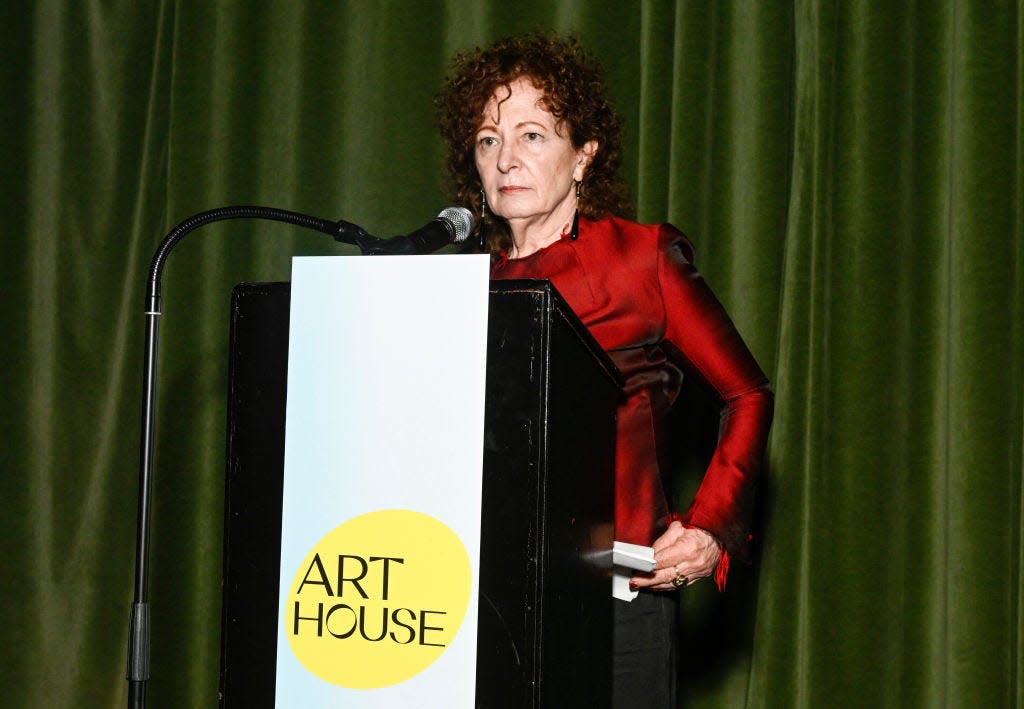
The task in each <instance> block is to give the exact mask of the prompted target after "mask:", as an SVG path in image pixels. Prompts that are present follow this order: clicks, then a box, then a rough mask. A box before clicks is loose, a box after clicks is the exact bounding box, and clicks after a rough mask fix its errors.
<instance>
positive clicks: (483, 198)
mask: <svg viewBox="0 0 1024 709" xmlns="http://www.w3.org/2000/svg"><path fill="white" fill-rule="evenodd" d="M486 222H487V193H486V192H484V191H483V190H480V225H479V226H478V227H477V234H479V241H477V246H478V247H479V248H480V250H481V251H485V250H486V246H487V244H486V242H485V239H484V224H485V223H486Z"/></svg>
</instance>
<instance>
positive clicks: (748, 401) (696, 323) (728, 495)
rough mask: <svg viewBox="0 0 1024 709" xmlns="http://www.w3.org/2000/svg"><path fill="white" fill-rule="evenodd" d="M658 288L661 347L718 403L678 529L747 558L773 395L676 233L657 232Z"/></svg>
mask: <svg viewBox="0 0 1024 709" xmlns="http://www.w3.org/2000/svg"><path fill="white" fill-rule="evenodd" d="M659 242H660V243H659V247H660V248H659V252H660V262H659V266H658V281H659V285H660V287H661V295H662V299H663V302H664V307H665V340H664V346H665V349H666V351H667V352H668V354H669V356H670V357H671V358H672V359H673V360H674V361H676V362H677V363H678V364H679V366H680V367H682V368H683V369H684V371H686V372H687V373H688V374H690V375H692V376H696V377H697V378H698V379H699V380H700V381H702V382H703V383H704V384H705V385H706V386H707V388H708V389H709V390H710V391H711V392H712V393H713V394H714V395H715V396H716V397H717V398H718V400H719V401H720V402H721V418H720V427H719V439H718V445H717V447H716V448H715V453H714V455H713V457H712V459H711V463H710V464H709V466H708V469H707V471H706V472H705V474H704V479H703V481H702V482H701V484H700V487H699V489H698V490H697V493H696V495H695V496H694V499H693V502H692V504H691V505H690V507H689V509H688V510H687V511H686V512H685V513H684V514H683V515H682V522H683V523H684V524H688V525H692V526H694V527H700V528H701V529H704V530H706V531H708V532H710V533H711V534H713V535H714V536H715V537H716V538H717V539H718V541H719V542H721V544H722V545H723V546H724V547H725V549H726V551H727V552H728V553H729V554H730V555H731V556H734V557H738V558H742V559H745V558H747V557H748V553H749V552H748V548H749V539H750V524H751V515H752V506H753V504H752V503H753V493H754V487H755V482H756V478H757V476H758V474H759V472H760V468H761V464H762V459H763V457H764V450H765V445H766V444H767V439H768V430H769V428H770V426H771V419H772V407H773V396H772V392H771V389H770V388H769V386H768V378H767V377H766V376H765V374H764V372H762V371H761V368H760V367H759V366H758V365H757V362H756V361H755V360H754V358H753V356H752V355H751V354H750V351H749V350H748V349H747V346H746V345H745V344H744V342H743V340H742V339H741V338H740V336H739V333H738V332H737V331H736V328H735V327H734V326H733V323H732V321H731V320H730V319H729V316H728V315H727V314H726V312H725V309H724V308H723V307H722V305H721V303H719V301H718V299H717V298H716V297H715V295H714V294H713V293H712V292H711V290H710V289H709V288H708V286H707V284H706V283H705V282H704V279H703V278H701V276H700V274H699V273H698V272H697V270H696V269H695V268H694V266H693V263H692V259H693V251H692V247H691V246H690V244H689V242H688V241H686V237H684V236H683V235H682V234H681V233H680V232H678V231H676V230H675V229H674V228H672V227H670V226H665V227H662V232H661V235H660V238H659Z"/></svg>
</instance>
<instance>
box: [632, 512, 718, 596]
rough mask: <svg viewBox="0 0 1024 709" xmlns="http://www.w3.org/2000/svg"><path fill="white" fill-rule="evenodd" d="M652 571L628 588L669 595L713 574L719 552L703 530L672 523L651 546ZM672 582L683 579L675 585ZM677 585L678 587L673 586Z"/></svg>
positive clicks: (715, 544) (637, 577)
mask: <svg viewBox="0 0 1024 709" xmlns="http://www.w3.org/2000/svg"><path fill="white" fill-rule="evenodd" d="M652 546H653V547H654V561H655V563H656V565H655V567H654V571H652V572H651V573H649V574H643V575H640V576H634V577H633V578H631V579H630V580H629V584H630V586H631V587H634V588H649V589H651V590H652V591H673V590H675V589H677V588H682V587H683V586H689V585H690V584H691V583H693V582H694V581H696V580H697V579H702V578H704V577H705V576H710V575H711V574H713V573H714V571H715V566H716V565H717V564H718V558H719V555H720V554H721V549H720V548H719V546H718V542H716V541H715V538H714V537H712V536H711V535H710V534H708V533H707V532H705V531H704V530H703V529H698V528H696V527H684V526H683V525H682V524H680V523H679V522H672V524H670V525H669V526H668V529H667V530H665V533H664V534H662V535H661V536H660V537H658V538H657V539H656V540H655V541H654V544H653V545H652ZM676 579H685V581H683V580H679V581H676V583H673V581H675V580H676ZM677 584H678V585H677Z"/></svg>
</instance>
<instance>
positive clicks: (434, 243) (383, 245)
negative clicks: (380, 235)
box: [369, 207, 473, 256]
mask: <svg viewBox="0 0 1024 709" xmlns="http://www.w3.org/2000/svg"><path fill="white" fill-rule="evenodd" d="M472 231H473V214H472V213H471V212H470V211H469V210H468V209H466V208H465V207H446V208H444V209H442V210H441V213H440V214H438V215H437V217H436V218H435V219H434V220H432V221H431V222H429V223H427V224H426V225H424V226H422V227H420V228H419V229H417V230H416V231H414V232H412V233H411V234H406V235H405V236H396V237H393V238H391V239H381V240H380V241H378V242H376V243H375V244H373V246H372V248H371V250H370V251H369V253H371V254H373V255H378V256H379V255H415V254H430V253H433V252H435V251H437V250H438V249H440V248H443V247H445V246H448V245H449V244H458V243H460V242H463V241H465V240H466V239H467V238H468V237H469V234H470V232H472Z"/></svg>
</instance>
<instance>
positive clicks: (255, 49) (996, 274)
mask: <svg viewBox="0 0 1024 709" xmlns="http://www.w3.org/2000/svg"><path fill="white" fill-rule="evenodd" d="M0 24H2V26H3V27H4V28H5V38H4V41H3V42H2V43H0V53H2V56H0V82H2V83H0V86H2V88H3V96H4V101H3V105H2V108H0V117H2V118H0V120H2V128H0V140H2V141H3V144H2V147H3V150H2V155H3V159H4V165H3V169H2V170H0V193H2V194H3V195H4V200H3V202H2V206H0V209H2V217H3V222H2V223H3V232H4V248H3V255H2V256H0V284H2V286H0V287H2V289H3V291H2V292H3V298H2V301H0V332H2V333H3V335H2V338H0V386H2V389H3V391H4V392H5V395H6V396H5V399H6V401H5V406H4V415H3V416H2V418H0V425H2V429H0V434H2V445H0V456H2V460H3V469H2V471H3V475H2V477H0V486H2V488H0V489H2V495H0V514H2V517H3V520H4V524H5V533H4V534H3V535H2V538H0V550H2V551H0V553H2V559H3V563H4V573H3V574H2V577H0V578H2V580H0V584H2V592H3V603H2V605H0V627H2V628H3V629H4V633H3V637H4V639H5V642H4V643H3V647H2V650H0V652H2V661H0V687H2V688H3V689H2V692H3V694H2V696H3V699H2V700H0V703H2V704H4V705H5V706H25V707H53V706H65V707H92V706H95V707H107V706H118V705H123V704H124V703H125V701H126V692H127V689H126V682H125V680H124V665H125V653H126V650H125V648H126V643H127V620H128V610H129V605H130V601H131V596H132V578H133V569H134V545H133V540H134V529H135V500H136V487H137V475H138V472H137V468H138V462H137V457H138V445H139V444H138V439H139V406H140V405H139V399H140V392H141V383H142V382H141V370H142V362H141V360H142V326H143V317H142V312H143V294H144V291H145V274H146V270H147V267H148V263H149V259H150V257H151V256H152V253H153V250H154V249H155V247H156V244H157V242H158V240H159V238H160V237H161V236H162V235H163V234H164V233H166V232H167V231H168V230H169V229H170V228H171V227H172V226H173V225H174V224H175V223H177V222H178V221H179V220H181V219H183V218H185V217H186V216H189V215H191V214H193V213H195V212H198V211H202V210H205V209H209V208H212V207H216V206H222V205H226V204H266V205H271V206H277V207H283V208H287V209H293V210H297V211H301V212H307V213H310V214H315V215H318V216H322V217H326V218H330V219H337V218H344V219H347V220H349V221H353V222H356V223H358V224H362V225H364V226H366V227H367V228H368V229H370V230H371V231H373V232H374V233H380V234H391V233H402V232H405V231H409V230H411V229H412V228H414V227H416V226H418V225H420V224H422V223H423V222H424V221H425V220H426V219H427V218H428V217H429V216H430V215H432V214H434V213H436V211H437V210H438V209H439V208H440V207H441V206H443V205H444V202H445V197H444V191H443V182H442V179H441V174H442V170H441V145H440V142H439V140H438V139H437V138H436V137H435V132H434V130H433V109H432V103H431V101H432V96H433V95H434V93H435V92H436V91H437V90H438V88H439V87H440V85H441V82H442V80H443V77H444V74H445V66H446V62H447V59H448V57H450V56H451V54H452V53H453V52H455V51H457V50H459V49H464V48H468V47H471V46H475V45H478V44H482V43H485V42H487V41H489V40H490V39H492V38H495V37H497V36H500V35H503V34H508V33H512V32H519V31H524V30H529V29H534V28H546V29H554V30H559V31H573V32H575V33H577V34H578V35H579V36H580V38H581V39H582V41H583V42H584V43H585V44H586V45H587V46H588V47H590V48H591V49H592V50H593V51H594V52H595V53H596V54H597V55H598V56H600V57H601V58H602V59H603V60H604V62H605V63H606V64H607V66H608V68H609V74H610V81H611V86H612V92H613V96H614V100H615V103H616V105H617V106H618V107H619V109H620V110H621V112H622V113H623V114H624V116H625V118H626V121H627V125H628V139H627V146H626V148H627V149H626V155H627V161H626V165H625V171H626V175H627V178H628V179H629V181H630V184H631V185H632V186H633V188H634V195H635V198H636V202H637V205H638V214H639V217H640V218H641V220H644V221H671V222H673V223H675V224H676V225H677V226H679V227H680V228H681V229H683V230H684V231H685V232H686V233H687V234H689V235H690V237H691V238H692V239H693V241H694V242H695V243H696V245H697V248H698V265H699V267H700V268H701V270H702V271H703V273H704V274H705V275H706V277H707V279H708V281H709V282H710V284H711V285H712V287H713V288H714V289H715V290H716V292H717V293H718V294H719V296H720V297H721V299H722V300H723V301H724V303H725V304H726V306H727V308H728V309H729V311H730V312H731V314H732V315H733V317H734V319H735V320H736V322H737V324H738V326H739V327H740V330H741V332H743V333H744V335H745V337H746V339H747V340H748V342H749V344H750V346H751V348H752V350H753V351H754V353H755V355H756V356H757V357H758V359H759V360H760V362H761V363H762V365H763V366H764V368H765V369H766V371H768V373H769V376H770V377H771V379H772V381H773V385H774V388H775V390H776V393H777V411H776V422H775V426H774V430H773V432H772V438H771V443H770V448H769V454H768V460H767V469H766V474H765V478H764V483H763V485H762V497H761V499H762V512H761V518H762V521H761V523H760V525H759V534H758V536H759V540H758V541H759V546H758V548H759V554H758V559H757V561H756V563H755V564H754V565H753V566H752V567H750V568H744V567H737V568H736V569H735V570H734V572H733V574H732V578H731V580H730V586H729V588H728V589H727V591H726V593H724V594H722V595H718V594H716V593H714V592H713V591H712V590H711V589H710V588H707V587H705V588H704V589H700V588H699V587H695V588H694V589H692V593H691V590H688V591H687V592H686V594H685V595H684V598H683V601H682V604H683V611H684V628H683V631H682V632H683V634H684V645H685V652H684V656H685V657H684V663H685V664H684V667H683V668H682V670H681V674H682V678H683V686H684V696H683V698H682V701H683V705H685V706H688V707H689V706H693V707H705V706H706V707H722V706H727V707H735V706H755V707H756V706H799V707H819V706H890V707H904V706H911V707H913V706H921V707H925V706H927V707H931V706H954V707H956V706H1014V705H1019V704H1024V688H1022V658H1024V646H1022V630H1024V627H1022V625H1024V621H1022V608H1021V605H1022V604H1021V602H1022V597H1024V596H1022V579H1021V570H1022V568H1024V564H1022V562H1024V559H1022V554H1024V549H1022V544H1021V533H1022V515H1021V505H1022V496H1021V473H1022V467H1024V447H1022V442H1024V325H1022V323H1024V132H1022V131H1024V128H1022V126H1024V89H1022V87H1024V76H1022V75H1024V0H1016V1H1014V0H977V1H974V2H970V1H963V2H957V1H955V0H954V1H952V2H921V1H920V0H905V1H904V2H891V1H890V0H859V1H853V0H851V1H848V2H814V1H812V0H796V1H793V2H758V1H756V0H722V1H721V2H711V3H707V2H685V1H682V0H679V1H677V2H674V3H673V2H637V1H636V0H631V1H623V2H616V3H592V2H583V0H575V1H573V0H560V1H558V2H549V1H544V2H540V1H524V2H520V3H504V2H484V1H482V0H473V1H468V0H459V1H456V0H449V1H448V2H440V1H437V2H427V1H425V0H424V1H422V2H399V1H397V0H392V1H390V2H356V1H355V0H352V1H350V2H317V1H315V0H305V1H298V0H295V1H292V2H285V1H284V0H278V1H276V2H275V1H271V0H230V1H229V0H216V1H213V2H200V1H193V2H189V1H187V0H182V1H179V2H172V1H170V0H162V1H160V2H150V3H139V2H131V1H127V0H120V1H117V0H104V1H103V2H100V1H99V0H80V1H79V2H60V1H59V0H36V2H34V3H5V4H4V6H3V7H2V9H0ZM330 253H351V251H346V250H345V247H341V248H339V247H335V246H333V245H332V244H331V243H329V239H325V237H322V236H316V235H313V234H312V233H308V234H307V233H301V232H296V231H293V230H291V229H290V228H288V227H285V226H282V225H276V224H271V225H267V224H255V223H248V224H244V223H231V224H219V225H215V226H212V227H208V228H206V229H204V230H201V231H199V232H196V233H194V234H192V235H190V236H189V237H187V238H186V240H185V241H184V242H183V243H182V244H181V245H180V246H179V247H178V248H177V250H176V251H175V252H174V253H173V254H172V256H171V257H170V260H169V262H168V265H167V270H166V277H165V282H164V295H165V307H164V317H163V320H162V347H161V353H160V357H161V359H160V400H159V410H158V429H157V458H156V471H155V474H156V483H155V498H156V508H155V512H154V519H153V544H154V546H153V554H152V562H153V568H152V572H153V573H152V584H151V598H152V600H153V613H154V628H153V632H154V635H153V659H152V665H153V678H152V680H151V682H150V683H149V699H150V704H151V706H211V705H214V704H215V703H216V701H217V684H218V672H219V667H218V658H219V618H220V616H219V593H220V588H219V584H220V564H221V543H220V537H221V525H222V516H223V510H222V504H223V499H222V498H223V493H222V484H223V466H224V438H225V423H224V418H225V389H226V386H225V380H226V361H227V350H226V333H227V324H228V297H229V293H230V289H231V287H232V286H233V285H234V284H235V283H237V282H239V281H244V280H249V281H253V280H285V279H287V278H288V273H289V257H290V256H291V255H293V254H330ZM681 477H683V478H687V475H686V474H685V473H681ZM692 483H693V481H692V479H683V480H679V481H674V482H673V484H674V485H676V486H677V487H679V488H680V489H682V490H686V489H687V486H691V487H692ZM681 504H683V503H681ZM641 705H642V702H641V703H638V706H641Z"/></svg>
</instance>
